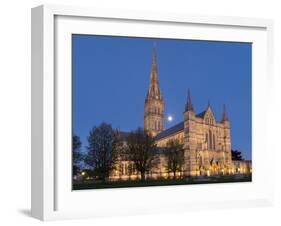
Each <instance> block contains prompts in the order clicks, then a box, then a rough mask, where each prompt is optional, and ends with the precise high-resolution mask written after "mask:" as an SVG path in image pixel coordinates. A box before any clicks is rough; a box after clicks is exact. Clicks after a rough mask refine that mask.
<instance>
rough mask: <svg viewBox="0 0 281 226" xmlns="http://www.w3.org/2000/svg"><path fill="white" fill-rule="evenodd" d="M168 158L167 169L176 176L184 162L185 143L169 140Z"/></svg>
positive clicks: (166, 151)
mask: <svg viewBox="0 0 281 226" xmlns="http://www.w3.org/2000/svg"><path fill="white" fill-rule="evenodd" d="M165 156H166V158H167V170H168V172H169V173H170V172H172V173H173V177H174V178H176V173H177V172H181V170H182V167H183V164H184V149H183V145H182V144H180V143H179V141H178V140H176V139H175V140H169V141H168V142H167V149H166V150H165Z"/></svg>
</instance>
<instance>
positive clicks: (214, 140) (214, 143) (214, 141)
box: [213, 134, 216, 150]
mask: <svg viewBox="0 0 281 226" xmlns="http://www.w3.org/2000/svg"><path fill="white" fill-rule="evenodd" d="M213 149H214V150H215V149H216V137H215V134H213Z"/></svg>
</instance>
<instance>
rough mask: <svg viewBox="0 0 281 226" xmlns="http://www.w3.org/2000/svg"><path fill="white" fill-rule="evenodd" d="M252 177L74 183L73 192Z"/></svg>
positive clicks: (248, 178)
mask: <svg viewBox="0 0 281 226" xmlns="http://www.w3.org/2000/svg"><path fill="white" fill-rule="evenodd" d="M250 181H252V176H251V175H227V176H217V177H192V178H186V179H148V180H145V181H141V180H127V181H121V180H120V181H108V182H103V181H95V180H85V181H79V182H78V181H74V182H73V190H83V189H101V188H125V187H146V186H162V185H166V186H167V185H187V184H211V183H233V182H250Z"/></svg>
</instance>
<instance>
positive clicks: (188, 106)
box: [185, 89, 194, 111]
mask: <svg viewBox="0 0 281 226" xmlns="http://www.w3.org/2000/svg"><path fill="white" fill-rule="evenodd" d="M185 111H194V108H193V104H192V102H191V95H190V89H188V91H187V99H186V104H185Z"/></svg>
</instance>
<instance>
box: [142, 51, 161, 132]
mask: <svg viewBox="0 0 281 226" xmlns="http://www.w3.org/2000/svg"><path fill="white" fill-rule="evenodd" d="M144 129H145V131H147V132H148V133H150V134H151V135H152V136H156V135H157V134H158V133H160V132H161V131H163V129H164V100H163V96H162V94H161V92H160V87H159V81H158V72H157V66H156V51H155V48H153V56H152V67H151V72H150V83H149V90H148V92H147V95H146V98H145V103H144Z"/></svg>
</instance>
